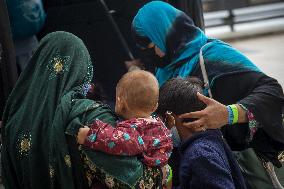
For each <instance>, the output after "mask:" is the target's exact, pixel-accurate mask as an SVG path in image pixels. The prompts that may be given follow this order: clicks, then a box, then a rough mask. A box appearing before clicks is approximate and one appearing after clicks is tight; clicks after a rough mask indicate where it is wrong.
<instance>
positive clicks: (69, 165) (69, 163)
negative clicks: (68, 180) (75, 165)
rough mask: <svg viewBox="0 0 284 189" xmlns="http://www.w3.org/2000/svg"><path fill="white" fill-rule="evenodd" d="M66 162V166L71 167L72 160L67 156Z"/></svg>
mask: <svg viewBox="0 0 284 189" xmlns="http://www.w3.org/2000/svg"><path fill="white" fill-rule="evenodd" d="M64 161H65V164H66V165H67V166H68V167H71V158H70V156H69V155H65V157H64Z"/></svg>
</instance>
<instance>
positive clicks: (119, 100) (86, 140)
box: [78, 70, 172, 167]
mask: <svg viewBox="0 0 284 189" xmlns="http://www.w3.org/2000/svg"><path fill="white" fill-rule="evenodd" d="M158 97H159V85H158V81H157V80H156V78H155V77H154V75H152V74H151V73H150V72H146V71H142V70H137V71H132V72H128V73H127V74H125V75H124V76H123V77H122V78H121V79H120V81H119V82H118V84H117V87H116V105H115V112H116V113H117V114H118V115H120V116H121V117H122V118H124V119H125V121H121V122H118V124H117V126H116V127H115V128H114V127H112V126H111V125H108V124H106V123H103V122H101V121H99V120H97V121H95V122H94V123H93V124H92V125H91V126H90V128H88V127H85V128H81V129H80V130H79V133H78V142H79V143H80V144H83V145H85V146H88V147H90V148H91V149H95V150H100V151H103V152H105V153H109V154H113V155H125V156H134V155H139V156H141V158H142V162H143V163H144V164H146V165H147V166H159V167H161V166H164V165H166V164H167V161H168V159H169V157H170V154H171V151H172V141H171V134H170V131H169V130H168V129H167V128H166V127H165V126H164V124H163V122H162V121H161V120H160V119H158V118H153V117H151V114H152V113H153V112H154V111H155V110H156V108H157V106H158Z"/></svg>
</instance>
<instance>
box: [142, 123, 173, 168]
mask: <svg viewBox="0 0 284 189" xmlns="http://www.w3.org/2000/svg"><path fill="white" fill-rule="evenodd" d="M143 140H144V141H145V146H146V150H145V152H144V154H143V163H145V164H146V165H147V166H150V167H154V166H164V165H166V164H167V163H168V160H169V158H170V156H171V153H172V149H173V143H172V139H171V133H170V131H169V130H168V129H167V128H166V127H165V126H164V124H163V123H162V122H157V124H153V125H152V129H150V130H148V131H147V132H145V135H144V136H143Z"/></svg>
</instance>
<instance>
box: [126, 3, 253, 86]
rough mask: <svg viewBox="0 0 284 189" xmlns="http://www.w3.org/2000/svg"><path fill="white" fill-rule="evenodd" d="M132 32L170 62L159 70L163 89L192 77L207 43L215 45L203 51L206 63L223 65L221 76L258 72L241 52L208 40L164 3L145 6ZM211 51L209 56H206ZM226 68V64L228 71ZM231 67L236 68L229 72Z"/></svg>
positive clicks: (140, 44)
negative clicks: (173, 80) (166, 84)
mask: <svg viewBox="0 0 284 189" xmlns="http://www.w3.org/2000/svg"><path fill="white" fill-rule="evenodd" d="M132 31H133V33H134V37H135V40H136V42H137V44H138V46H143V47H146V45H145V43H147V42H146V41H148V42H153V43H154V44H155V45H156V46H157V47H159V48H160V49H161V50H162V51H163V52H164V53H165V54H166V56H168V57H169V58H170V62H169V63H165V65H164V66H163V67H160V68H157V70H156V77H157V79H158V81H159V84H160V85H162V84H163V83H164V82H165V81H167V80H168V79H170V78H172V77H176V76H180V77H187V76H189V75H191V73H192V72H193V71H194V69H195V68H196V65H197V63H198V61H199V57H198V55H199V51H200V49H201V47H202V46H204V45H205V44H206V43H208V42H213V43H212V44H210V45H208V46H206V48H204V51H205V53H204V54H205V57H204V58H205V62H206V63H208V61H207V60H208V59H210V61H212V62H216V61H217V62H221V64H219V65H218V66H220V67H219V68H220V69H219V68H217V72H218V73H222V74H225V73H226V72H234V71H241V70H246V69H249V70H258V69H257V68H256V66H255V65H253V63H251V62H250V61H249V60H248V59H247V58H245V57H244V56H243V55H242V54H241V53H240V52H238V51H236V50H235V49H233V48H231V47H229V46H228V45H227V44H225V43H223V42H221V41H219V40H215V39H209V38H208V37H207V36H206V35H205V34H204V32H203V31H201V30H200V29H199V28H197V27H195V26H194V24H193V21H192V20H191V18H189V17H188V16H187V15H186V14H185V13H184V12H182V11H180V10H178V9H176V8H174V7H173V6H171V5H169V4H168V3H165V2H162V1H152V2H150V3H147V4H146V5H145V6H143V7H142V8H141V9H140V10H139V11H138V13H137V15H136V16H135V18H134V19H133V22H132ZM213 46H214V49H213V48H212V47H213ZM215 47H216V48H215ZM210 48H211V52H210V54H209V53H207V54H206V51H207V50H208V49H210ZM224 52H226V53H224ZM223 54H225V56H226V57H224V56H223ZM207 55H208V56H207ZM209 56H210V57H209ZM220 56H221V57H220ZM222 56H223V57H222ZM223 64H226V65H225V66H224V68H226V69H225V70H224V68H222V67H223ZM228 64H231V65H233V66H229V69H227V68H228V66H227V65H228ZM211 71H212V74H213V75H214V73H216V72H215V71H216V70H209V72H211ZM212 74H211V75H212ZM209 75H210V73H209ZM215 76H217V75H216V74H215V75H214V77H215Z"/></svg>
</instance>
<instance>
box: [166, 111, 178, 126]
mask: <svg viewBox="0 0 284 189" xmlns="http://www.w3.org/2000/svg"><path fill="white" fill-rule="evenodd" d="M165 118H166V119H165V122H166V126H167V127H168V129H171V128H172V127H174V126H175V125H176V119H175V117H174V115H173V114H172V112H166V114H165Z"/></svg>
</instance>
